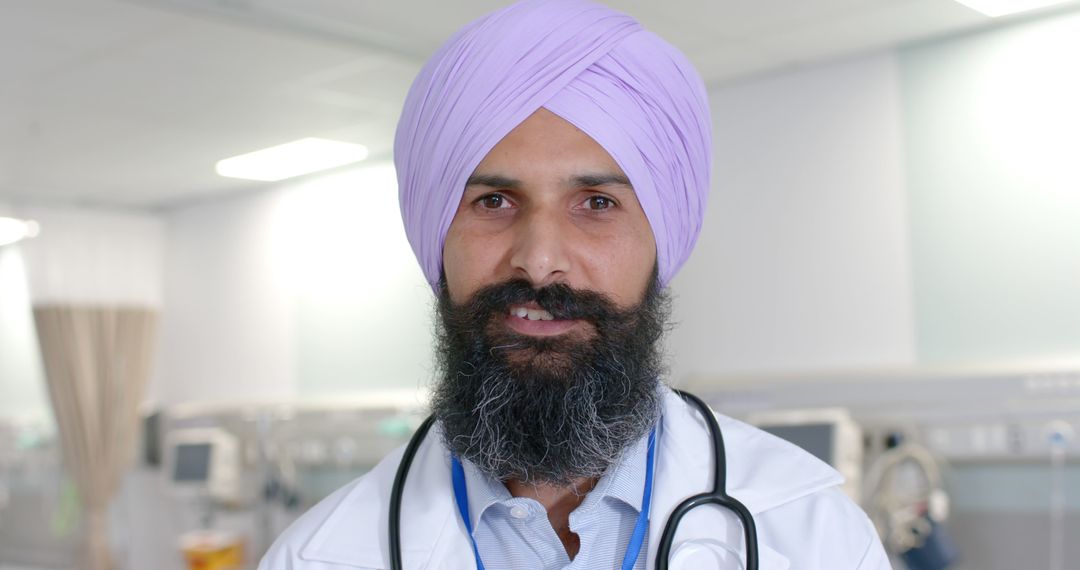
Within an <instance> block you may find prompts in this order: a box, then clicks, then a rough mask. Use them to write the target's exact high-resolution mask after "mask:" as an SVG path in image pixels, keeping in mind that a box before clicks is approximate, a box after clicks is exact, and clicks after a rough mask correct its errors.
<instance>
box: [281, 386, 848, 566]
mask: <svg viewBox="0 0 1080 570" xmlns="http://www.w3.org/2000/svg"><path fill="white" fill-rule="evenodd" d="M663 391H664V395H663V426H662V431H661V434H660V441H659V443H658V448H657V458H656V461H657V465H656V471H655V482H654V490H653V503H652V508H651V511H652V513H651V516H650V517H649V518H650V522H649V553H648V561H647V564H646V567H647V568H653V567H654V565H655V562H654V561H655V557H656V549H657V546H658V544H659V542H660V536H661V534H662V533H663V529H664V524H665V523H666V522H667V519H668V516H669V515H670V514H671V512H672V511H673V510H674V509H675V507H676V506H677V505H678V504H679V503H680V502H682V501H683V499H685V498H686V497H688V496H690V495H693V494H696V493H700V492H703V491H705V490H707V489H709V488H710V487H711V484H712V454H711V453H710V450H711V449H712V444H711V443H710V440H709V436H708V432H707V430H706V428H705V424H704V420H703V419H702V418H701V417H700V416H699V415H698V414H697V413H696V411H695V410H694V409H693V408H691V407H690V406H689V405H688V404H686V403H685V402H683V400H682V398H680V397H679V396H677V395H676V394H674V393H673V392H672V391H671V390H668V389H667V388H664V389H663ZM717 419H718V420H719V423H720V428H721V430H722V432H723V436H724V443H725V446H726V451H727V470H728V474H727V477H728V493H729V494H730V495H732V496H733V497H735V498H736V499H739V500H740V501H742V502H743V503H744V504H745V505H746V506H747V508H748V509H749V510H750V512H751V513H753V514H755V515H756V514H758V513H762V512H764V511H767V510H769V509H772V508H775V507H778V506H781V505H784V504H786V503H788V502H791V501H794V500H796V499H799V498H801V497H805V496H807V495H810V494H812V493H814V492H816V491H819V490H821V489H824V488H827V487H830V486H832V485H837V484H839V483H841V482H842V481H843V478H842V477H841V476H840V474H839V473H837V472H836V471H835V470H833V469H832V468H830V467H829V466H827V465H825V464H824V463H822V462H821V461H818V460H817V459H816V458H814V457H813V456H811V455H810V454H808V453H806V452H804V451H802V450H801V449H799V448H797V447H795V446H793V445H791V444H789V443H787V442H785V441H783V440H781V439H779V438H776V437H773V436H771V435H769V434H767V433H765V432H762V431H760V430H757V429H755V428H752V427H750V426H747V425H746V424H743V423H741V422H738V421H736V420H733V419H731V418H727V417H725V416H720V415H718V416H717ZM401 455H402V450H401V449H399V450H397V451H395V452H394V453H392V454H391V455H389V456H387V458H385V459H384V460H383V461H382V462H380V464H379V465H378V466H377V467H376V468H375V469H374V470H373V471H372V472H371V473H370V474H369V475H368V476H366V477H363V478H361V479H358V480H357V481H356V482H354V483H353V484H352V485H350V486H349V487H347V488H345V489H343V490H342V491H340V492H339V494H338V495H339V497H340V498H339V499H336V504H335V506H333V512H331V513H330V514H329V516H327V517H326V519H325V520H324V521H323V523H322V525H321V526H320V528H319V529H318V530H317V531H316V532H315V533H314V535H313V536H312V537H311V539H310V540H309V541H308V542H307V543H306V544H305V545H303V546H302V547H301V550H300V558H301V559H303V560H307V561H314V562H325V563H333V564H338V565H342V566H345V567H350V568H372V569H384V568H388V567H389V547H388V538H387V525H388V522H387V520H388V515H387V511H388V503H389V496H390V487H391V486H392V483H393V480H394V474H395V472H396V469H397V465H398V463H399V461H400V458H401ZM792 474H795V475H794V476H792ZM403 497H404V498H403V500H402V512H401V537H402V561H403V564H404V566H405V568H408V569H410V570H411V569H420V568H441V569H446V570H471V569H472V568H474V567H475V560H474V557H473V553H472V546H471V543H470V541H469V538H468V534H467V533H466V530H465V526H464V523H463V522H462V520H461V517H460V516H458V515H457V508H456V506H455V504H454V496H453V489H452V487H451V485H450V456H449V453H448V452H447V451H446V449H445V448H444V446H443V445H442V442H441V435H440V434H439V433H438V426H437V425H436V426H435V427H433V428H432V433H431V434H429V435H428V437H427V438H426V439H425V441H424V443H423V444H422V445H421V446H420V448H419V450H418V453H417V456H416V459H415V460H414V461H413V465H412V469H410V471H409V477H408V479H407V480H406V483H405V493H404V495H403ZM679 527H680V528H679V532H678V533H677V534H676V539H675V542H674V547H673V553H676V552H677V551H678V550H679V548H680V546H685V545H693V544H695V543H701V542H707V543H718V542H719V543H722V544H724V545H725V548H729V549H734V550H735V551H736V552H737V553H738V554H741V553H742V551H743V538H742V527H741V525H740V524H739V523H738V520H737V519H736V518H735V517H734V515H732V514H730V513H728V512H727V511H726V510H723V509H720V508H717V507H701V508H698V509H695V510H694V511H691V513H690V514H688V515H687V516H686V517H685V518H684V519H683V522H682V524H680V525H679ZM759 553H760V559H761V560H760V562H761V566H760V567H761V569H762V570H787V568H789V566H790V562H789V561H788V559H787V558H786V557H785V556H783V555H782V554H780V553H778V552H776V551H775V550H773V549H771V548H770V547H769V545H768V544H767V537H759ZM673 566H674V564H673Z"/></svg>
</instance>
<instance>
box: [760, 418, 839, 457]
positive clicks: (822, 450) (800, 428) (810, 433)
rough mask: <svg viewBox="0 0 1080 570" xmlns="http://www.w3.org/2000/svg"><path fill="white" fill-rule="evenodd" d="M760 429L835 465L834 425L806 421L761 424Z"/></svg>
mask: <svg viewBox="0 0 1080 570" xmlns="http://www.w3.org/2000/svg"><path fill="white" fill-rule="evenodd" d="M758 427H760V428H761V429H763V430H765V431H767V432H769V433H771V434H773V435H775V436H777V437H779V438H782V439H786V440H788V441H790V442H791V443H794V444H795V445H797V446H799V447H801V448H803V449H805V450H806V451H808V452H810V454H811V455H813V456H814V457H817V458H818V459H820V460H822V461H824V462H825V463H828V464H830V465H835V463H834V461H835V460H836V457H835V453H836V451H835V450H834V449H833V432H834V431H835V429H836V426H835V425H833V424H830V423H807V424H798V425H762V426H758Z"/></svg>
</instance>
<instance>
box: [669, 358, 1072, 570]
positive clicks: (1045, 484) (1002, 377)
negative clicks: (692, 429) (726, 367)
mask: <svg viewBox="0 0 1080 570" xmlns="http://www.w3.org/2000/svg"><path fill="white" fill-rule="evenodd" d="M680 387H683V388H686V389H688V390H691V391H694V392H696V393H698V394H701V395H702V397H703V398H705V400H706V401H707V402H709V403H710V404H711V405H712V406H713V407H714V408H715V409H717V410H719V411H721V412H723V413H725V414H727V415H730V416H733V417H735V418H739V419H743V420H745V421H748V422H750V423H753V424H756V425H759V426H761V427H763V428H764V429H766V430H768V431H770V432H772V433H774V434H776V435H778V436H780V437H783V438H785V439H788V440H789V441H792V442H794V443H796V444H798V445H800V446H802V447H803V448H804V449H806V450H808V451H810V452H811V453H813V454H814V455H817V456H818V457H820V458H821V459H822V460H824V461H826V462H828V463H830V464H831V465H833V466H834V467H836V468H837V469H838V470H839V471H841V472H842V473H843V474H844V475H845V476H846V477H847V478H848V479H849V483H848V484H847V485H846V488H845V490H846V491H848V492H849V493H850V494H852V496H855V497H858V499H859V501H860V504H861V505H862V506H863V507H864V508H865V509H866V510H867V511H868V512H869V513H870V514H871V515H872V517H873V518H874V519H875V522H876V523H877V526H878V528H879V531H880V532H881V534H882V539H883V542H884V543H885V545H886V547H887V548H888V549H889V550H890V552H891V554H893V556H894V558H893V565H894V567H895V568H897V569H902V568H907V569H908V570H926V569H938V568H951V569H955V570H972V569H979V570H1012V569H1014V568H1050V569H1051V570H1066V569H1069V568H1080V542H1078V541H1075V540H1068V538H1067V537H1068V536H1070V534H1069V533H1070V529H1072V528H1077V527H1078V526H1080V508H1078V507H1077V504H1078V503H1077V495H1080V441H1078V438H1076V437H1075V434H1076V432H1077V430H1080V362H1067V361H1052V362H1051V361H1047V362H1025V363H1014V364H1009V365H1005V364H998V365H992V366H989V365H988V366H985V367H957V368H939V369H929V368H927V369H913V370H889V371H879V372H845V373H835V374H829V373H821V374H813V375H811V374H797V375H796V374H792V375H776V376H742V377H724V378H717V377H693V378H689V379H687V380H686V381H684V382H683V383H681V385H680ZM837 409H839V410H840V413H839V414H837ZM829 410H832V411H829ZM834 414H836V415H835V416H833V415H834ZM830 416H833V417H830ZM848 422H850V423H848ZM856 432H859V433H861V436H858V439H859V440H861V441H860V442H859V443H858V444H856V443H854V440H855V437H854V436H853V435H852V434H854V433H856ZM845 433H846V434H848V435H847V436H844V435H842V434H845ZM853 447H857V448H859V449H858V450H856V451H845V449H850V448H853ZM859 453H861V454H862V459H861V460H854V459H853V458H854V457H857V456H858V454H859ZM853 463H854V464H855V465H854V466H853V465H852V464H853ZM859 473H861V474H862V485H861V487H862V488H864V489H866V492H865V493H864V494H862V496H860V493H853V491H854V490H855V489H856V488H858V487H857V486H856V485H854V484H853V481H854V480H855V479H856V478H857V477H858V474H859ZM1073 534H1075V533H1073ZM1018 545H1024V546H1023V547H1020V546H1018Z"/></svg>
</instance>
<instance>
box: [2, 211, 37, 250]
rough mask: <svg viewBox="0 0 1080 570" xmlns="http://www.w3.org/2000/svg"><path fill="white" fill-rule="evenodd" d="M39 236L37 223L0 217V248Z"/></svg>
mask: <svg viewBox="0 0 1080 570" xmlns="http://www.w3.org/2000/svg"><path fill="white" fill-rule="evenodd" d="M37 235H38V223H37V222H34V221H31V220H17V219H15V218H2V217H0V246H5V245H10V244H13V243H15V242H17V241H21V240H23V239H26V238H32V237H35V236H37Z"/></svg>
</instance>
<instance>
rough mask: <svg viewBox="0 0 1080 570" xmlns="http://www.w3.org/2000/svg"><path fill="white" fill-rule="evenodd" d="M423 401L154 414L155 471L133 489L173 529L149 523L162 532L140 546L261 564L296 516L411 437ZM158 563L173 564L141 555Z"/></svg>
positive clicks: (149, 467)
mask: <svg viewBox="0 0 1080 570" xmlns="http://www.w3.org/2000/svg"><path fill="white" fill-rule="evenodd" d="M423 401H425V397H424V395H423V394H417V393H416V392H415V391H409V392H400V393H399V392H393V393H377V394H367V395H364V396H361V397H358V398H357V399H355V400H351V401H350V400H347V399H340V400H338V401H334V402H325V403H317V402H311V403H295V404H243V405H183V406H176V407H172V408H167V409H163V410H158V411H157V412H156V413H149V414H146V418H145V421H144V422H143V428H144V434H143V453H142V456H143V465H142V467H141V468H140V471H141V473H143V474H144V475H145V476H146V477H144V479H143V484H141V485H135V486H134V488H133V490H132V491H131V493H130V494H129V495H128V498H129V500H132V501H134V503H135V504H138V505H139V506H140V508H141V509H145V508H147V507H148V506H149V505H156V507H155V509H156V510H158V511H160V512H162V513H167V514H166V516H161V517H158V519H159V520H161V521H162V522H160V523H159V522H157V520H155V521H153V522H148V524H151V525H156V524H162V525H164V526H165V527H166V528H161V529H156V530H155V529H146V528H141V529H140V531H141V532H140V534H142V535H144V536H145V537H146V538H145V540H151V541H155V542H154V544H153V545H152V546H149V545H145V544H144V545H141V546H140V550H142V551H146V552H151V551H157V552H174V553H175V555H174V556H175V561H176V564H174V565H173V566H171V567H172V568H177V569H179V568H180V566H178V564H180V562H181V561H184V562H186V564H187V568H191V569H193V568H199V569H202V570H210V569H213V570H226V569H230V570H231V569H234V568H240V569H245V570H246V569H249V568H252V567H253V566H254V562H255V561H257V560H258V559H259V558H261V556H262V554H263V552H264V551H265V549H266V548H268V547H269V546H270V543H271V542H272V540H273V539H274V538H275V537H276V536H277V535H278V534H280V533H281V532H282V531H283V530H284V529H285V528H286V527H287V526H288V525H289V524H290V523H291V522H292V521H293V520H295V519H296V517H298V516H299V515H300V514H301V513H303V512H304V511H305V510H307V508H309V507H311V506H312V505H314V504H315V503H317V502H318V501H319V500H321V499H322V498H324V497H326V496H327V495H329V494H330V493H331V492H333V491H334V490H336V489H338V488H339V487H341V486H343V485H345V484H347V483H348V482H349V481H351V480H353V479H355V478H356V477H359V476H360V475H362V474H364V473H365V472H367V471H368V470H369V469H371V468H372V467H374V466H375V464H376V463H378V461H379V460H380V459H382V458H383V457H384V456H385V455H386V454H387V453H389V452H390V451H391V450H393V449H394V448H395V447H397V446H398V445H401V444H402V443H403V442H404V441H406V440H407V439H408V437H409V435H411V433H412V431H413V429H415V427H416V426H417V425H418V424H419V423H420V421H422V420H423V418H422V416H421V402H423ZM150 481H153V483H150ZM164 541H167V542H164ZM152 562H153V563H154V564H156V566H154V567H156V568H169V567H170V566H168V565H163V564H161V563H160V562H155V561H151V560H147V561H145V562H143V561H141V560H137V561H136V563H135V564H136V567H139V566H138V563H144V564H150V563H152ZM147 567H149V566H147Z"/></svg>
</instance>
